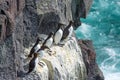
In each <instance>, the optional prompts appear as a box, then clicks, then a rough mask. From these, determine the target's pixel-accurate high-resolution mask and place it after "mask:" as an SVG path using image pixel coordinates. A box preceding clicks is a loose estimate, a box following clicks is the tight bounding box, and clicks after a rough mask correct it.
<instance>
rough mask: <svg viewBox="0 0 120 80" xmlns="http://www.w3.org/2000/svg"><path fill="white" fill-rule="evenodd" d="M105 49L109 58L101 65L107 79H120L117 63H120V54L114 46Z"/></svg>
mask: <svg viewBox="0 0 120 80" xmlns="http://www.w3.org/2000/svg"><path fill="white" fill-rule="evenodd" d="M105 50H106V53H108V55H109V58H107V59H105V60H104V61H103V62H102V63H101V65H100V68H101V70H102V71H103V74H104V76H105V80H120V72H119V69H117V68H116V65H117V64H118V63H120V59H118V58H117V56H119V55H117V53H116V52H115V50H114V49H112V48H105Z"/></svg>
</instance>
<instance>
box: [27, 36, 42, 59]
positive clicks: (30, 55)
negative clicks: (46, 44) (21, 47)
mask: <svg viewBox="0 0 120 80" xmlns="http://www.w3.org/2000/svg"><path fill="white" fill-rule="evenodd" d="M40 43H41V40H40V39H39V38H37V41H36V42H35V44H34V46H33V47H32V49H31V50H30V53H29V55H28V57H32V55H33V54H34V53H35V52H37V51H38V49H40Z"/></svg>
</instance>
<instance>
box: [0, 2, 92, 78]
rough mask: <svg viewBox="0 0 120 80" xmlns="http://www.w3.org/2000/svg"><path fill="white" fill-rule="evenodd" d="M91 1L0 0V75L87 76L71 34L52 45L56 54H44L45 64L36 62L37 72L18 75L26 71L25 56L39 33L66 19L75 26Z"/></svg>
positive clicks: (53, 28)
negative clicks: (59, 43) (68, 37)
mask: <svg viewBox="0 0 120 80" xmlns="http://www.w3.org/2000/svg"><path fill="white" fill-rule="evenodd" d="M91 3H92V0H0V79H1V80H16V79H18V80H86V79H87V72H86V71H87V70H86V67H85V64H84V60H83V57H82V53H81V49H80V48H79V46H78V44H77V40H76V39H75V36H74V35H73V37H72V38H71V40H70V41H68V42H67V43H66V44H65V45H64V46H63V47H59V46H54V45H53V47H52V50H53V51H56V54H53V55H52V56H49V55H47V54H45V56H44V58H43V59H42V62H43V63H44V66H43V67H41V66H39V67H38V72H36V73H34V72H33V73H31V74H30V75H27V76H24V77H18V76H17V75H18V74H19V73H18V72H20V71H23V72H26V71H27V69H28V68H27V66H26V65H27V64H26V63H25V62H24V60H25V57H26V54H28V53H29V50H30V47H32V45H33V44H34V43H35V40H36V38H37V37H38V36H40V37H41V34H45V35H48V34H49V32H51V31H55V30H56V29H57V25H58V23H63V24H65V25H67V24H68V22H69V20H74V21H75V22H76V23H75V27H74V29H76V28H77V27H78V26H79V25H80V24H81V22H80V21H79V18H80V17H84V18H85V17H86V15H87V13H88V11H89V8H90V5H91ZM92 68H93V67H92ZM90 77H91V76H90ZM88 78H89V77H88Z"/></svg>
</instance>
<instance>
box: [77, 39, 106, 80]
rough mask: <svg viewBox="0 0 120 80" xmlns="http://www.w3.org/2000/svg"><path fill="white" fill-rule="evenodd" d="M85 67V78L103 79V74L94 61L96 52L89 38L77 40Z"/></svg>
mask: <svg viewBox="0 0 120 80" xmlns="http://www.w3.org/2000/svg"><path fill="white" fill-rule="evenodd" d="M78 44H79V45H80V47H81V51H82V55H83V59H84V62H85V66H86V69H87V80H104V76H103V74H102V72H101V70H100V69H99V67H98V65H97V63H96V54H95V51H94V48H93V45H92V41H90V40H78Z"/></svg>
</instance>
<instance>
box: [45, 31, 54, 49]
mask: <svg viewBox="0 0 120 80" xmlns="http://www.w3.org/2000/svg"><path fill="white" fill-rule="evenodd" d="M52 44H53V32H50V34H49V35H48V37H47V38H46V40H45V41H44V42H43V46H46V47H48V48H50V47H51V46H52Z"/></svg>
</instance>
